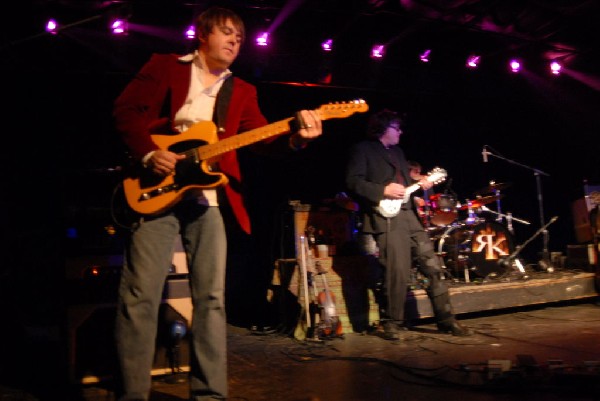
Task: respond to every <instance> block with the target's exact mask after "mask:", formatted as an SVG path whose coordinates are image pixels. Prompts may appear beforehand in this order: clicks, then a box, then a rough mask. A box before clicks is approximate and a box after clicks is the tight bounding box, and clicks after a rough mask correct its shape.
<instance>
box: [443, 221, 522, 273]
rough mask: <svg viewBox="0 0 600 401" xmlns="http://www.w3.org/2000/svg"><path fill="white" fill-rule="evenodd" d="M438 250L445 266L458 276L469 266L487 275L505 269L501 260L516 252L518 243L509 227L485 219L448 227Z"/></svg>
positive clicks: (472, 269)
mask: <svg viewBox="0 0 600 401" xmlns="http://www.w3.org/2000/svg"><path fill="white" fill-rule="evenodd" d="M437 250H438V255H440V256H441V257H442V259H443V261H444V264H445V267H446V268H447V269H451V273H454V274H456V275H457V277H460V276H462V274H463V272H464V270H465V269H468V270H469V271H470V272H471V273H473V274H475V275H476V276H478V277H481V278H485V277H487V276H489V275H490V274H500V273H502V272H503V271H504V269H505V267H504V265H502V264H501V263H500V261H501V259H502V258H505V257H507V256H509V255H510V254H511V253H512V252H514V250H515V245H514V239H513V236H512V235H511V233H510V232H509V231H508V229H507V228H506V227H504V226H503V225H502V224H499V223H496V222H485V223H481V224H479V225H476V226H473V227H470V226H464V225H456V226H452V227H450V228H448V229H447V230H446V231H445V232H444V234H442V236H441V237H440V239H439V242H438V249H437Z"/></svg>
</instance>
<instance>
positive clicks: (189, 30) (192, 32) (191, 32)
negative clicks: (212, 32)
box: [185, 25, 196, 39]
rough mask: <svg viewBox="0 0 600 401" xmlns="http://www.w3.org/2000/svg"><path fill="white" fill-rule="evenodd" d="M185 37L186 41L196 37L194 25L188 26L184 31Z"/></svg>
mask: <svg viewBox="0 0 600 401" xmlns="http://www.w3.org/2000/svg"><path fill="white" fill-rule="evenodd" d="M185 37H186V38H188V39H194V38H195V37H196V28H194V25H190V26H189V27H188V28H187V29H186V30H185Z"/></svg>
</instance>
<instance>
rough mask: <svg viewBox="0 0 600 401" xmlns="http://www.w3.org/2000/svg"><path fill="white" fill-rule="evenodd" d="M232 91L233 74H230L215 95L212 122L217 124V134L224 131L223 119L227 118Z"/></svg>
mask: <svg viewBox="0 0 600 401" xmlns="http://www.w3.org/2000/svg"><path fill="white" fill-rule="evenodd" d="M232 93H233V75H230V76H229V78H227V79H226V80H225V82H223V85H222V86H221V90H220V91H219V94H218V95H217V101H216V104H215V111H214V114H213V122H214V123H215V125H216V126H217V130H218V131H217V132H218V134H221V133H223V132H225V119H226V118H227V110H228V109H229V102H230V101H231V94H232ZM219 136H220V135H219Z"/></svg>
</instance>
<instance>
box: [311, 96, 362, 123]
mask: <svg viewBox="0 0 600 401" xmlns="http://www.w3.org/2000/svg"><path fill="white" fill-rule="evenodd" d="M368 110H369V106H368V105H367V102H365V101H364V100H363V99H356V100H351V101H349V102H335V103H329V104H324V105H322V106H321V107H319V108H318V109H317V110H316V111H317V112H318V113H319V116H320V117H321V119H322V120H328V119H330V118H345V117H349V116H351V115H352V114H354V113H364V112H366V111H368Z"/></svg>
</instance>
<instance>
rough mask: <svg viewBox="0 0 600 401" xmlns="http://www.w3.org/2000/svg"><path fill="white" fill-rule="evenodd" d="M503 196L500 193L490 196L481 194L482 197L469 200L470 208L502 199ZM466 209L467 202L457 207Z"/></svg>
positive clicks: (467, 207) (467, 206)
mask: <svg viewBox="0 0 600 401" xmlns="http://www.w3.org/2000/svg"><path fill="white" fill-rule="evenodd" d="M503 197H504V195H502V194H500V195H499V196H496V195H490V196H483V197H479V198H476V199H473V200H471V208H472V209H478V208H480V207H481V206H483V205H487V204H488V203H492V202H495V201H497V200H498V199H502V198H503ZM467 209H469V202H467V203H465V204H464V205H461V206H460V207H459V208H458V210H467Z"/></svg>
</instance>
